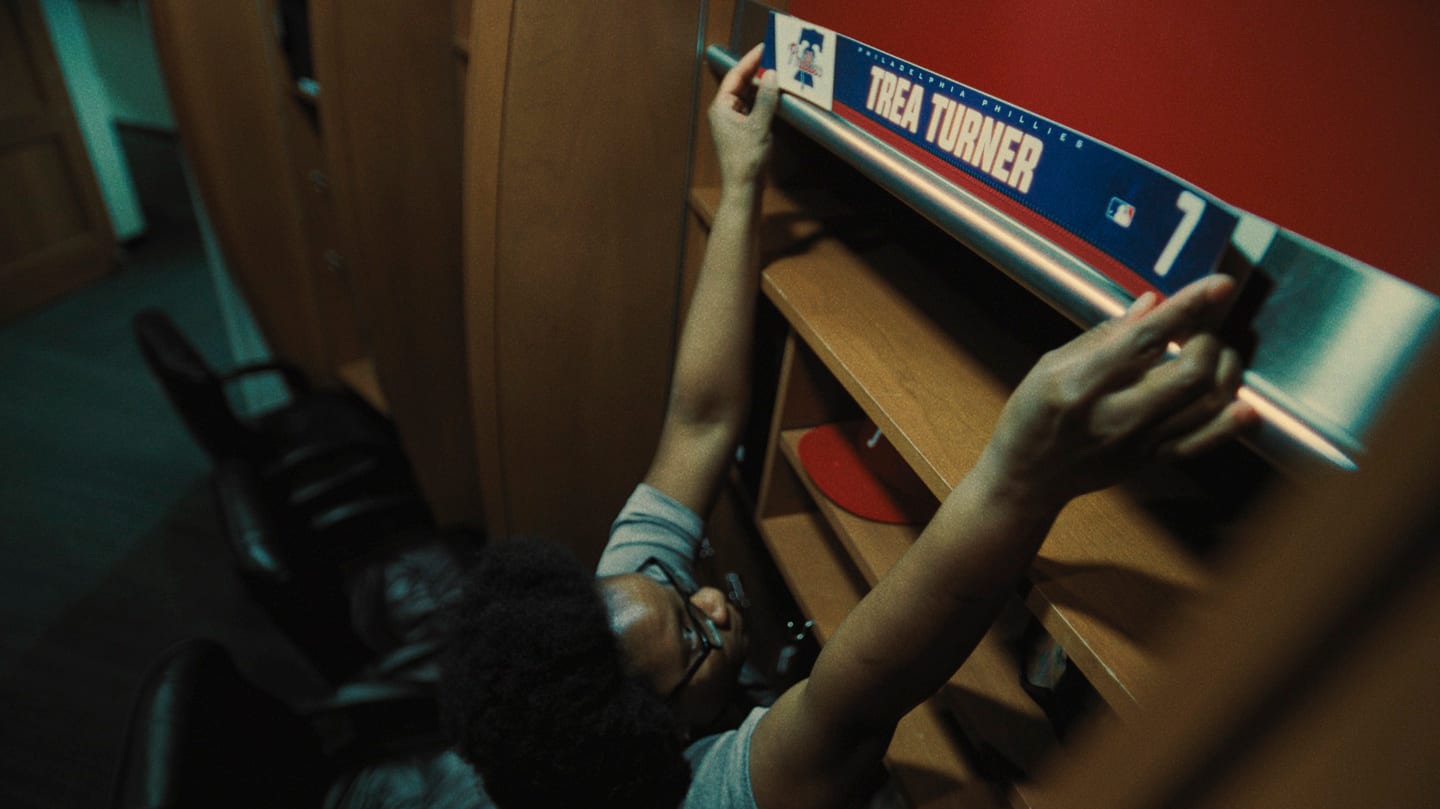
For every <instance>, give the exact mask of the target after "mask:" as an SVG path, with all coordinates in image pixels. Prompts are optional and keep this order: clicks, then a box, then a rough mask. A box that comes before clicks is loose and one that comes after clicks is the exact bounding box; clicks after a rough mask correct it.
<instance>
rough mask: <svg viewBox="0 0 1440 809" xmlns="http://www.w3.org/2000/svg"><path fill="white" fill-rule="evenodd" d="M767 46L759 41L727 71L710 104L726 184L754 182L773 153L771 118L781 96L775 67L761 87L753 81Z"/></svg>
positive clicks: (744, 184) (721, 169)
mask: <svg viewBox="0 0 1440 809" xmlns="http://www.w3.org/2000/svg"><path fill="white" fill-rule="evenodd" d="M764 49H765V46H764V45H763V44H762V45H756V46H755V47H754V48H752V49H750V52H749V53H747V54H745V56H743V57H742V58H741V59H740V61H739V62H737V63H736V64H735V67H733V68H731V69H730V72H728V73H726V74H725V78H723V79H721V80H720V90H719V92H717V93H716V94H715V101H714V102H712V103H711V104H710V133H711V135H712V136H713V137H714V139H715V151H716V154H717V156H718V157H719V159H720V179H721V182H722V183H723V184H724V185H725V186H726V187H741V186H746V185H754V184H755V183H756V182H757V181H758V180H759V178H760V173H761V171H763V170H764V168H765V160H766V158H767V157H768V156H769V154H770V121H771V120H772V119H773V118H774V117H775V104H776V102H777V101H778V100H779V91H778V90H777V89H776V88H775V71H773V70H772V71H770V72H769V73H767V74H765V78H764V79H762V80H761V82H760V86H759V87H754V86H753V82H752V79H753V78H754V76H755V72H756V70H758V69H759V67H760V54H761V52H762V51H763V50H764Z"/></svg>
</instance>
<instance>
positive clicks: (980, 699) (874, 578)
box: [777, 429, 1057, 807]
mask: <svg viewBox="0 0 1440 809" xmlns="http://www.w3.org/2000/svg"><path fill="white" fill-rule="evenodd" d="M805 432H806V430H803V429H801V430H787V431H785V432H784V433H782V434H781V437H780V447H781V450H782V452H783V454H784V457H785V460H786V461H788V462H789V464H790V466H791V468H792V469H794V471H795V475H796V477H797V478H799V479H800V480H801V482H802V483H804V485H805V488H806V490H807V491H808V492H809V493H810V496H811V497H812V498H813V499H814V501H815V503H816V506H817V507H818V509H819V512H820V515H821V516H822V517H824V519H825V522H826V523H827V524H828V525H829V526H830V527H831V528H832V529H833V531H834V533H835V535H836V536H837V537H838V538H839V539H840V541H841V543H842V544H843V545H844V546H845V549H846V551H847V552H848V553H849V555H850V559H851V560H852V562H853V563H854V564H855V567H856V568H858V569H859V572H860V573H861V575H862V576H863V577H864V578H865V580H866V581H867V582H868V584H870V585H871V586H873V585H874V584H875V583H876V582H878V581H879V580H880V577H881V576H883V575H885V573H886V572H887V571H889V569H890V567H891V566H892V565H894V564H895V562H897V561H899V559H900V557H901V556H902V555H903V554H904V553H905V551H906V549H908V548H909V547H910V545H911V544H913V543H914V541H915V539H916V537H917V536H918V535H919V532H920V529H921V528H922V526H917V525H889V524H885V523H878V522H874V521H872V520H867V519H864V518H862V517H858V516H856V515H854V514H851V513H850V512H848V511H845V510H844V509H843V508H840V507H839V506H837V505H835V503H834V502H833V501H831V500H830V499H829V498H827V497H826V496H825V495H824V493H823V492H821V491H820V490H819V489H818V488H816V487H815V485H814V483H813V482H812V480H811V478H810V476H809V475H808V474H807V473H806V472H805V468H804V465H803V464H802V463H801V461H800V455H799V443H800V439H801V437H803V436H804V434H805ZM777 561H778V560H777ZM935 701H936V702H938V704H941V705H943V706H945V708H946V709H947V710H949V711H950V712H951V713H953V714H954V715H955V716H957V717H958V718H959V719H960V722H961V725H962V726H963V727H964V728H965V729H966V731H967V733H968V735H970V736H971V737H972V738H975V739H977V740H979V741H982V742H983V743H985V744H987V745H989V746H990V747H991V748H992V749H993V750H994V751H995V752H996V753H998V754H999V755H1001V756H1002V757H1004V758H1005V760H1006V761H1008V762H1009V763H1010V764H1011V765H1013V766H1015V767H1016V768H1018V769H1020V770H1022V771H1025V772H1033V771H1034V768H1035V766H1036V765H1037V764H1038V763H1039V762H1040V760H1041V759H1042V758H1044V757H1045V756H1046V755H1049V754H1051V753H1052V752H1053V751H1054V750H1055V749H1056V747H1057V741H1056V739H1055V735H1054V732H1053V730H1052V729H1051V727H1050V723H1049V720H1048V718H1047V717H1046V716H1045V713H1044V712H1043V711H1042V710H1041V709H1040V706H1039V705H1036V704H1035V701H1034V700H1032V699H1030V697H1029V695H1028V694H1026V693H1025V691H1024V690H1023V689H1022V688H1021V687H1020V670H1019V664H1018V661H1017V660H1016V659H1015V655H1014V653H1013V652H1012V651H1011V650H1010V648H1009V646H1008V639H1007V638H1006V636H1005V631H1004V629H1003V628H1002V627H1001V626H999V625H998V622H997V626H995V627H992V628H991V630H990V632H988V633H987V634H986V635H985V637H984V638H982V639H981V641H980V643H979V645H978V646H976V648H975V650H974V651H973V652H972V653H971V654H970V657H969V658H967V659H966V661H965V665H963V666H962V667H961V668H960V670H959V671H957V672H956V673H955V676H954V677H952V678H951V679H950V682H949V683H947V684H946V686H945V688H944V689H942V691H941V692H940V695H939V696H938V697H937V698H936V700H935ZM1027 792H1028V789H1027V785H1025V784H1023V783H1022V784H1017V785H1016V793H1015V794H1014V795H1013V796H1012V803H1013V805H1015V806H1016V807H1021V806H1030V805H1031V802H1030V800H1029V798H1028V796H1027Z"/></svg>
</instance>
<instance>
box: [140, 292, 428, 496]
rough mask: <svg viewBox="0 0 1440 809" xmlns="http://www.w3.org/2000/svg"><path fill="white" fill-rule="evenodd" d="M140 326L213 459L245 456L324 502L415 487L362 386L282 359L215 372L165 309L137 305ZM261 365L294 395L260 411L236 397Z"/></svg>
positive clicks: (259, 469) (168, 388)
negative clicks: (327, 382) (322, 385)
mask: <svg viewBox="0 0 1440 809" xmlns="http://www.w3.org/2000/svg"><path fill="white" fill-rule="evenodd" d="M133 327H134V333H135V338H136V342H137V343H138V344H139V346H140V351H141V354H142V355H143V356H144V358H145V362H146V365H147V366H148V367H149V368H150V371H151V372H152V374H153V375H154V376H155V378H156V379H157V380H158V381H159V382H160V385H161V387H162V388H163V389H164V391H165V395H166V397H167V398H168V399H169V400H170V403H171V405H172V406H173V407H174V409H175V412H176V413H177V414H178V415H179V417H180V420H181V421H182V422H183V423H184V424H185V426H186V428H187V429H188V430H189V431H190V434H191V435H192V436H193V437H194V438H195V441H196V442H197V443H198V444H199V445H200V447H201V448H202V449H204V450H205V452H206V453H207V454H209V456H210V458H211V459H212V461H214V462H215V463H217V464H219V463H222V462H225V461H231V460H239V461H244V462H245V463H247V464H249V465H250V466H251V467H252V468H253V469H255V470H256V473H257V475H258V477H259V479H260V480H261V482H262V484H263V485H265V486H267V487H269V488H271V489H273V490H276V491H279V492H281V493H283V495H284V496H285V497H286V498H288V499H289V500H291V501H292V502H294V503H296V504H303V503H307V502H315V503H317V504H318V505H317V508H322V509H323V508H326V507H327V506H329V505H332V504H333V503H334V502H336V501H337V500H345V499H347V498H351V497H352V491H353V490H354V489H355V488H357V487H358V488H360V489H362V490H364V491H365V492H366V493H367V494H368V493H374V492H376V491H378V490H382V489H389V490H390V491H393V492H402V493H413V492H415V491H416V485H415V482H414V477H413V474H412V472H411V470H410V466H409V463H408V460H407V459H406V457H405V454H404V451H403V449H402V448H401V444H400V441H399V438H398V436H397V434H396V432H395V428H394V425H393V424H392V423H391V422H390V420H389V419H388V418H386V417H385V415H384V414H382V413H380V412H378V411H377V410H375V408H374V407H372V406H371V405H370V404H369V403H367V402H366V401H365V400H364V399H363V398H361V397H360V396H359V395H358V394H356V393H355V392H354V391H351V390H349V389H344V388H341V389H337V390H328V391H325V390H315V389H312V388H311V386H310V384H309V381H308V380H307V379H306V377H305V375H304V374H303V373H301V372H300V371H299V369H297V368H295V367H294V366H292V365H289V364H287V363H284V362H271V363H263V364H254V365H245V366H242V367H239V368H236V369H235V370H233V371H231V372H229V373H225V374H221V373H217V372H216V371H215V370H214V369H213V368H212V366H211V365H210V364H209V363H207V362H206V361H205V359H204V357H202V356H201V355H200V353H199V352H198V351H197V350H196V349H195V347H194V345H192V344H191V342H190V341H189V340H187V339H186V338H185V336H184V335H183V334H182V333H181V332H180V330H179V329H178V328H177V327H176V326H175V324H174V322H173V321H171V320H170V318H169V317H168V316H167V315H166V314H165V313H164V312H163V311H161V310H159V309H146V310H144V311H142V312H140V313H139V314H137V315H136V316H135V318H134V320H133ZM260 374H277V375H278V376H279V377H280V379H281V380H282V381H283V382H284V385H285V388H286V390H287V392H288V394H289V399H288V401H287V402H286V403H285V404H283V405H280V406H278V407H276V408H274V409H272V410H269V411H267V412H265V413H263V414H261V415H259V416H257V417H253V418H252V417H249V416H246V415H243V414H242V413H240V412H239V411H238V410H237V409H236V408H235V407H234V406H233V405H232V402H231V398H230V397H231V395H232V393H233V390H232V387H233V385H234V384H235V383H236V382H238V381H239V380H242V379H245V378H247V377H253V376H257V375H260Z"/></svg>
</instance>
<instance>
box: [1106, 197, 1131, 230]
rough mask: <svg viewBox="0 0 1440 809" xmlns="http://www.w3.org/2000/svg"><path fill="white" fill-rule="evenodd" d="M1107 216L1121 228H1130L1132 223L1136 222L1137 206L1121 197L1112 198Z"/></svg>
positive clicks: (1107, 209)
mask: <svg viewBox="0 0 1440 809" xmlns="http://www.w3.org/2000/svg"><path fill="white" fill-rule="evenodd" d="M1105 216H1106V217H1107V218H1109V220H1110V221H1111V222H1114V223H1115V224H1117V225H1119V226H1120V227H1122V228H1128V227H1130V223H1131V222H1134V221H1135V206H1134V205H1131V204H1130V203H1128V202H1126V201H1125V200H1123V199H1120V198H1119V197H1111V198H1110V206H1109V207H1108V208H1106V209H1105Z"/></svg>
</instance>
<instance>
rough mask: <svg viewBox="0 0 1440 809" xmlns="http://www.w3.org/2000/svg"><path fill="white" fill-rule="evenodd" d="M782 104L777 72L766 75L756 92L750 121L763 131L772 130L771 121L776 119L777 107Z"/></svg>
mask: <svg viewBox="0 0 1440 809" xmlns="http://www.w3.org/2000/svg"><path fill="white" fill-rule="evenodd" d="M779 103H780V88H779V86H778V85H777V84H776V82H775V71H773V70H772V71H770V72H769V73H766V74H765V77H764V78H762V79H760V86H759V88H757V89H756V91H755V105H754V106H753V107H751V108H750V120H751V121H752V122H753V123H754V124H755V125H756V126H758V127H760V128H763V129H769V128H770V121H771V119H773V118H774V117H775V107H776V106H777V105H778V104H779Z"/></svg>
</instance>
